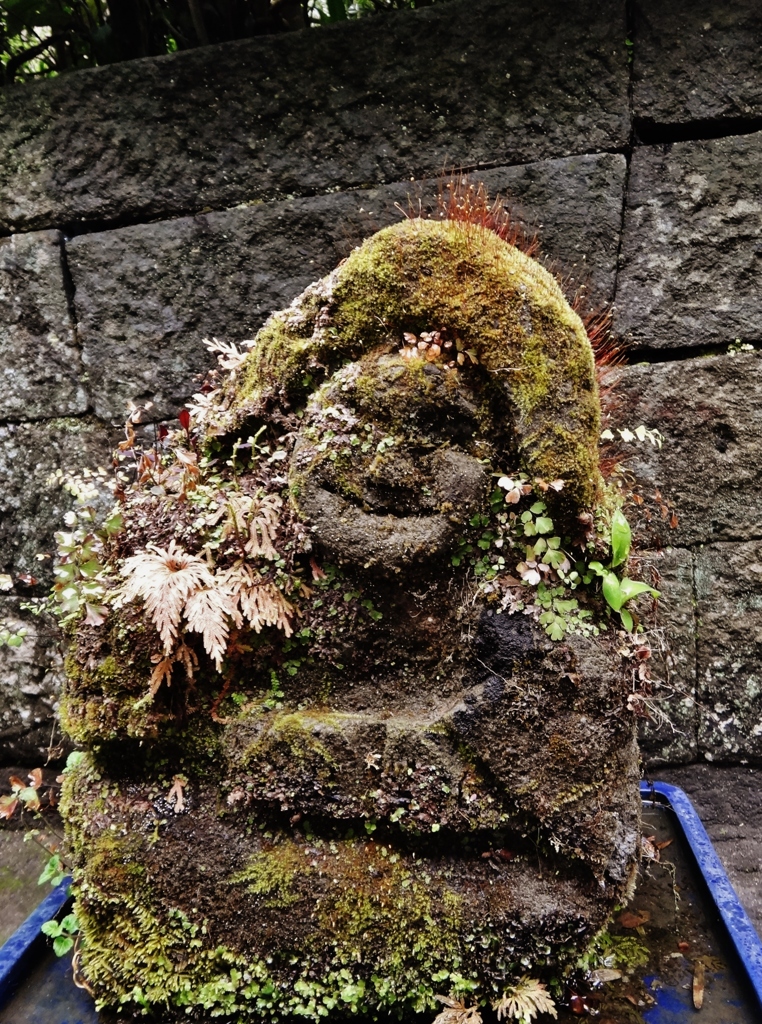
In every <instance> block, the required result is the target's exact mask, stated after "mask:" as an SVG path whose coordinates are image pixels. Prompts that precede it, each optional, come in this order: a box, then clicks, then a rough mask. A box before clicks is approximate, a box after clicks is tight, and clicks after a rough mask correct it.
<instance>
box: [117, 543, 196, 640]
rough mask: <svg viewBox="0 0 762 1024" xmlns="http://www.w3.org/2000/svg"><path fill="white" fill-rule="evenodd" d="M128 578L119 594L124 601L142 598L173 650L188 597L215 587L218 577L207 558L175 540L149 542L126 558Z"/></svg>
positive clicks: (123, 570)
mask: <svg viewBox="0 0 762 1024" xmlns="http://www.w3.org/2000/svg"><path fill="white" fill-rule="evenodd" d="M122 576H124V577H125V582H124V584H123V586H122V588H121V591H120V593H119V595H118V597H117V602H116V603H117V604H118V605H121V604H123V603H125V602H127V601H132V600H134V599H135V598H140V599H141V600H142V601H143V603H144V605H145V609H146V611H147V612H148V614H149V615H150V617H151V619H152V621H153V624H154V626H155V627H156V630H157V632H158V634H159V636H160V637H161V641H162V643H163V644H164V652H165V654H170V653H171V651H172V648H173V646H174V643H175V640H176V639H177V630H178V626H179V625H180V621H181V619H182V614H183V609H184V607H185V603H186V602H187V600H188V598H189V597H190V596H191V595H192V594H194V593H195V592H196V591H198V590H203V589H206V588H211V587H214V585H215V579H214V576H213V575H212V573H211V572H210V571H209V568H208V566H207V564H206V562H204V561H203V559H201V558H199V557H198V556H197V555H189V554H188V553H187V552H186V551H183V549H182V548H181V547H179V545H178V544H177V543H176V542H175V541H174V540H172V541H171V542H170V544H169V546H168V547H167V548H159V547H156V546H155V545H149V549H148V550H147V551H141V552H140V553H139V554H137V555H132V556H131V557H130V558H127V559H125V562H124V565H123V566H122Z"/></svg>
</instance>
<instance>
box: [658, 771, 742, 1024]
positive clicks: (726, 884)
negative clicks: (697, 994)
mask: <svg viewBox="0 0 762 1024" xmlns="http://www.w3.org/2000/svg"><path fill="white" fill-rule="evenodd" d="M640 795H641V798H642V800H643V803H644V805H645V806H648V805H649V804H653V805H656V806H661V807H667V808H669V809H670V810H671V811H672V812H673V814H674V816H675V822H676V825H677V826H678V831H679V832H681V833H682V837H683V839H684V840H685V844H686V846H687V847H688V850H689V851H690V854H692V856H693V859H694V861H695V866H696V868H697V870H698V873H699V875H700V876H701V879H702V880H703V882H704V884H705V886H706V890H707V896H708V897H709V899H710V900H711V903H712V904H713V905H714V908H715V909H716V912H717V917H718V918H719V921H718V924H719V926H720V928H719V930H721V931H723V932H724V933H725V934H724V936H721V937H722V938H724V939H725V940H726V941H725V942H723V947H724V948H725V949H728V951H729V952H730V953H731V956H730V957H728V959H729V960H730V961H731V964H730V966H731V970H732V968H733V967H735V968H736V974H738V973H740V974H742V975H743V977H740V978H739V979H738V980H739V982H740V984H741V986H742V988H743V989H744V990H746V994H747V995H748V999H747V1000H745V1003H746V1004H747V1005H745V1006H744V1007H743V1009H744V1010H745V1013H744V1019H747V1018H748V1016H749V1014H751V1018H752V1019H758V1020H762V942H760V939H759V936H758V935H757V932H756V930H755V928H754V925H753V924H752V923H751V921H750V920H749V916H748V914H747V913H746V911H745V910H744V908H743V906H742V905H741V901H740V900H739V899H738V896H737V894H736V891H735V889H734V888H733V886H732V885H731V884H730V879H729V878H728V876H727V874H726V873H725V869H724V868H723V866H722V863H721V861H720V858H719V857H718V856H717V853H716V851H715V849H714V847H713V846H712V841H711V839H710V838H709V836H708V835H707V832H706V829H705V828H704V826H703V825H702V824H701V819H700V818H699V816H698V814H697V813H696V809H695V808H694V806H693V804H692V803H691V802H690V800H689V799H688V797H687V796H686V794H685V793H684V792H683V790H682V789H678V787H677V786H670V785H668V784H667V783H665V782H641V784H640ZM732 954H735V957H733V955H732ZM733 959H736V960H737V963H736V964H733V963H732V960H733ZM745 982H746V983H748V984H744V983H745ZM654 995H655V997H656V1000H657V1002H656V1005H655V1006H654V1007H652V1008H651V1009H650V1010H646V1011H645V1012H644V1014H643V1019H644V1021H645V1022H646V1024H681V1022H687V1021H692V1020H696V1019H697V1017H696V1011H695V1010H694V1009H693V1006H692V1004H691V1001H690V1000H691V996H690V993H689V992H688V991H686V990H684V989H672V988H662V989H657V990H656V991H655V992H654ZM740 1009H741V1008H740V1007H739V1011H740ZM728 1012H732V1008H731V1007H728ZM740 1016H741V1014H740V1012H739V1017H740ZM699 1019H700V1018H699Z"/></svg>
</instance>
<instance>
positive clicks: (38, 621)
mask: <svg viewBox="0 0 762 1024" xmlns="http://www.w3.org/2000/svg"><path fill="white" fill-rule="evenodd" d="M4 628H10V629H11V630H12V631H14V632H16V631H17V630H19V629H21V628H26V629H27V635H26V637H25V638H24V642H23V643H22V644H21V646H20V647H15V648H11V647H7V646H4V647H0V762H2V763H3V764H13V763H16V764H29V765H33V764H44V763H45V761H46V760H47V756H48V755H47V751H48V749H49V748H50V747H52V746H56V745H57V744H58V743H60V741H61V733H60V729H59V727H58V724H57V722H56V719H55V711H56V709H57V707H58V693H59V690H60V687H61V684H62V682H63V660H62V658H61V654H60V652H59V649H58V644H57V637H56V633H55V625H54V623H52V622H50V621H49V620H47V619H46V618H44V617H43V618H33V617H32V616H30V615H29V614H28V613H26V612H23V611H21V610H20V609H19V599H18V598H14V597H2V598H0V629H4Z"/></svg>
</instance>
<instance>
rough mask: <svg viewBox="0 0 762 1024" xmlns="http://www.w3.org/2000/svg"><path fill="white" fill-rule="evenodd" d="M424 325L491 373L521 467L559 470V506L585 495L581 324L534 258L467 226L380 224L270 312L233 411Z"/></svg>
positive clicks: (591, 419)
mask: <svg viewBox="0 0 762 1024" xmlns="http://www.w3.org/2000/svg"><path fill="white" fill-rule="evenodd" d="M432 329H446V330H448V331H450V332H452V333H453V334H454V335H457V336H458V337H460V338H461V339H462V342H463V345H464V347H465V348H471V349H473V350H474V351H475V352H476V353H477V355H478V359H479V363H480V364H481V366H482V367H484V368H485V369H486V370H487V371H488V372H489V373H490V374H493V375H494V376H495V379H496V380H498V381H499V382H500V384H501V387H502V389H503V392H504V394H505V396H506V398H507V400H508V403H509V406H510V407H511V408H512V409H513V410H515V413H514V424H513V426H514V431H515V434H516V436H517V439H518V446H519V450H520V454H521V458H522V462H523V468H524V469H525V470H526V471H527V472H528V473H529V474H530V475H531V476H542V477H546V478H550V479H554V478H557V477H562V478H563V479H565V480H566V481H567V487H566V489H565V494H564V498H563V503H565V505H566V506H567V507H568V506H571V505H576V506H585V507H590V506H592V505H593V504H594V501H595V498H596V495H597V492H598V489H599V487H600V478H599V474H598V435H599V426H600V424H599V410H598V397H597V386H596V382H595V373H594V361H593V355H592V350H591V348H590V344H589V342H588V339H587V336H586V334H585V330H584V328H583V326H582V323H581V321H580V320H579V317H578V316H577V315H576V314H575V313H574V312H573V311H572V309H571V308H570V307H569V305H568V303H567V302H566V300H565V299H564V296H563V294H562V292H561V290H560V288H559V286H558V284H557V283H556V281H555V279H554V278H553V277H552V276H551V275H550V274H549V273H548V272H547V271H545V270H544V268H542V267H541V266H540V265H539V264H538V263H536V262H535V261H533V260H531V259H529V257H527V256H525V255H524V254H523V253H521V252H520V251H518V250H517V249H515V248H513V247H512V246H510V245H508V244H507V243H505V242H503V241H502V240H500V239H499V238H498V237H497V236H496V235H494V234H492V233H490V232H488V231H484V230H482V229H480V228H476V227H473V226H469V225H464V224H459V223H454V222H449V221H444V222H436V221H422V220H408V221H405V222H403V223H402V224H398V225H396V226H394V227H391V228H387V229H385V230H383V231H380V232H378V234H376V235H374V236H373V237H372V238H370V239H368V240H367V241H366V242H365V243H364V244H363V245H362V246H361V247H360V248H359V249H357V250H355V251H354V252H353V253H352V255H351V256H350V257H349V259H347V260H346V261H345V263H344V264H343V265H342V266H341V267H340V268H339V269H338V270H337V271H335V272H334V274H332V275H331V277H330V278H327V279H326V280H325V281H323V282H321V283H319V284H318V285H317V286H313V288H312V289H308V291H307V292H306V293H305V296H304V297H303V298H302V300H301V301H300V302H299V301H298V302H297V303H296V304H295V306H294V307H292V308H291V310H289V311H287V312H286V313H283V314H278V315H276V316H275V317H273V318H272V319H271V320H270V321H269V322H268V324H267V325H266V326H265V327H264V328H263V329H262V331H261V332H260V334H259V335H258V339H257V345H256V346H255V347H254V348H253V349H252V352H251V353H250V355H249V356H248V357H247V359H246V362H245V364H244V367H245V368H244V373H243V375H242V377H240V378H239V380H238V381H237V382H236V384H235V385H234V388H235V390H234V392H233V393H231V394H230V395H229V399H228V401H229V406H230V408H231V410H232V420H233V421H234V422H235V421H236V420H237V421H238V422H240V420H241V419H242V418H243V417H245V416H246V415H249V414H251V413H252V412H256V411H257V409H261V408H264V404H265V403H266V400H267V399H268V396H269V398H272V397H273V396H277V395H278V394H281V395H285V394H288V395H289V396H290V398H291V400H292V401H293V400H299V394H300V393H301V394H302V395H306V393H307V390H308V384H306V383H303V382H304V381H306V380H307V377H308V376H309V377H310V381H309V387H311V386H312V378H311V369H312V368H313V367H316V366H317V365H318V364H320V365H322V366H323V367H327V368H328V369H329V371H330V370H331V369H335V368H336V367H338V366H339V365H341V364H342V363H343V362H346V361H347V360H350V359H352V360H355V359H358V358H360V357H361V356H362V355H363V354H364V353H369V352H374V351H378V350H381V351H392V350H393V349H395V348H397V347H399V344H400V342H401V339H402V333H403V331H412V332H414V333H418V332H420V331H424V330H432ZM416 362H418V361H415V360H414V361H413V362H412V365H411V370H410V377H411V378H412V377H413V376H414V374H415V372H416V370H417V372H418V373H419V374H421V376H423V373H422V369H423V368H422V366H421V367H416V366H415V364H416ZM370 383H371V382H370V380H369V381H368V385H369V386H370ZM359 387H360V388H361V389H362V387H363V383H362V380H361V381H360V382H359ZM372 397H373V396H372V394H370V393H369V394H368V400H369V402H372ZM403 404H404V403H403ZM554 452H557V453H558V454H557V455H554Z"/></svg>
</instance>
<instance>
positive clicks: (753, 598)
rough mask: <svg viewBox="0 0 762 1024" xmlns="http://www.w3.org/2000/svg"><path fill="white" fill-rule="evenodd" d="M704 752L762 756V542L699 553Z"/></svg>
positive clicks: (721, 756)
mask: <svg viewBox="0 0 762 1024" xmlns="http://www.w3.org/2000/svg"><path fill="white" fill-rule="evenodd" d="M696 614H697V617H698V645H697V676H698V684H697V685H698V697H699V702H700V711H699V731H698V744H699V753H700V754H702V755H703V756H704V757H705V758H706V759H707V760H708V761H736V762H737V761H743V762H744V763H745V762H746V761H752V762H756V763H759V762H761V761H762V540H751V541H746V542H737V543H732V544H731V543H720V544H709V545H707V546H706V547H705V548H702V549H701V550H699V551H698V552H697V553H696Z"/></svg>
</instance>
